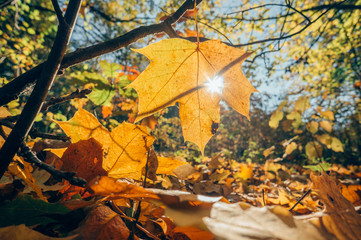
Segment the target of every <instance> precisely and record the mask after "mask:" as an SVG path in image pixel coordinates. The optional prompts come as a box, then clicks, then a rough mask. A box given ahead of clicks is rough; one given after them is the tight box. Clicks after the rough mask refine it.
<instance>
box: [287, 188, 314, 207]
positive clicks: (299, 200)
mask: <svg viewBox="0 0 361 240" xmlns="http://www.w3.org/2000/svg"><path fill="white" fill-rule="evenodd" d="M310 192H311V189H308V190H307V192H306V193H305V194H303V196H302V197H301V198H300V199H298V201H297V202H296V203H295V205H293V206H292V207H291V208H290V209H289V210H288V211H290V212H292V210H293V209H294V208H295V207H296V206H297V205H298V204H299V203H300V202H301V201H302V200H303V199H304V198H305V197H306V196H307V195H308V194H309V193H310Z"/></svg>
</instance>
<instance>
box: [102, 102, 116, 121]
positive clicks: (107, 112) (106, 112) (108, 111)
mask: <svg viewBox="0 0 361 240" xmlns="http://www.w3.org/2000/svg"><path fill="white" fill-rule="evenodd" d="M112 110H113V105H111V106H103V107H102V114H103V118H107V117H108V116H109V115H111V114H112Z"/></svg>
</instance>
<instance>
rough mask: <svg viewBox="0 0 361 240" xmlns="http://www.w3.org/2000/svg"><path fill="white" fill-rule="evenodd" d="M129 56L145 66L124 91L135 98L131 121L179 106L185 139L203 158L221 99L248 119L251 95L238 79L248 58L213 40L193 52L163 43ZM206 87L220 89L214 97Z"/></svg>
mask: <svg viewBox="0 0 361 240" xmlns="http://www.w3.org/2000/svg"><path fill="white" fill-rule="evenodd" d="M134 51H136V52H138V53H141V54H143V55H145V56H147V57H148V58H149V60H150V64H149V66H148V67H147V69H145V70H144V71H143V72H142V73H141V74H140V75H139V77H138V78H137V79H136V80H135V81H134V82H133V83H131V84H130V85H129V87H132V88H135V90H136V91H137V92H138V95H139V112H138V116H137V118H136V121H139V120H141V119H142V118H144V117H147V116H149V115H152V114H153V113H155V112H158V111H159V110H161V109H163V108H165V107H168V106H172V105H174V104H175V103H179V115H180V119H181V124H182V130H183V135H184V139H185V140H186V141H191V142H193V143H195V144H196V145H198V147H199V148H200V150H201V151H202V153H203V151H204V147H205V145H206V143H207V142H208V140H209V139H210V138H211V137H212V135H213V134H215V132H216V130H217V128H218V125H219V121H220V110H219V102H220V100H221V99H223V100H224V101H225V102H227V104H228V105H230V106H231V107H233V108H234V109H235V110H236V111H237V112H239V113H241V114H243V115H245V116H246V117H248V115H249V98H250V95H251V94H252V93H253V92H255V91H256V89H255V88H254V87H253V86H252V85H251V83H250V82H249V81H248V80H247V78H246V77H245V76H244V74H243V73H242V71H241V64H242V63H243V62H244V61H245V59H246V58H247V57H248V56H249V55H250V54H251V53H249V52H246V51H245V50H242V49H236V48H233V47H230V46H227V45H226V44H223V43H221V42H220V41H217V40H210V41H206V42H202V43H199V46H198V45H197V44H196V43H193V42H189V41H187V40H184V39H168V40H162V41H160V42H157V43H154V44H151V45H149V46H147V47H145V48H142V49H137V50H134ZM223 79H224V84H223ZM210 82H213V83H216V85H217V84H218V86H219V87H218V88H216V89H213V90H214V92H212V91H211V87H210V86H211V84H210ZM207 86H208V88H207ZM212 86H214V85H212Z"/></svg>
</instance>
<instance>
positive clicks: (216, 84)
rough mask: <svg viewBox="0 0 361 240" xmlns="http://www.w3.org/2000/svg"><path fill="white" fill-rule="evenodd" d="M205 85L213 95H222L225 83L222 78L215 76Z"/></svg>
mask: <svg viewBox="0 0 361 240" xmlns="http://www.w3.org/2000/svg"><path fill="white" fill-rule="evenodd" d="M204 85H205V86H206V88H207V90H208V91H210V92H211V93H218V94H222V91H223V87H224V81H223V78H222V77H221V76H215V77H213V78H208V81H207V82H206V83H205V84H204Z"/></svg>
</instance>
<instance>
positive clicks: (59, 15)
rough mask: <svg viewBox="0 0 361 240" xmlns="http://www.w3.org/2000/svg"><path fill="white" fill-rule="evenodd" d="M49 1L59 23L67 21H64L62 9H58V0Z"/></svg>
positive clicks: (64, 23)
mask: <svg viewBox="0 0 361 240" xmlns="http://www.w3.org/2000/svg"><path fill="white" fill-rule="evenodd" d="M51 2H52V4H53V7H54V10H55V14H56V17H57V18H58V21H59V24H63V25H66V24H67V23H66V21H65V19H64V16H63V11H61V9H60V6H59V3H58V0H51Z"/></svg>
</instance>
